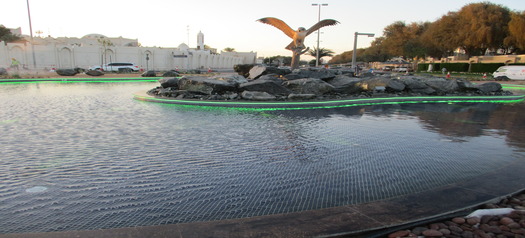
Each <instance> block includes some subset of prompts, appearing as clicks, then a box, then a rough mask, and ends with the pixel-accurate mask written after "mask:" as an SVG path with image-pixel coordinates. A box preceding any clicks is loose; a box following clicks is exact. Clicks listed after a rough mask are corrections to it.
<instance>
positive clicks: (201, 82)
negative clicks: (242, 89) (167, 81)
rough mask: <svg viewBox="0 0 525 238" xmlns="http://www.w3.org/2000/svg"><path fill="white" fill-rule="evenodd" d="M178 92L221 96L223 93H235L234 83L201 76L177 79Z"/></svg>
mask: <svg viewBox="0 0 525 238" xmlns="http://www.w3.org/2000/svg"><path fill="white" fill-rule="evenodd" d="M178 86H179V89H180V90H187V91H189V92H195V93H201V94H207V95H211V94H223V93H225V92H231V91H237V84H236V83H235V82H228V81H224V80H217V79H212V78H208V77H202V76H184V77H182V78H180V79H179V82H178Z"/></svg>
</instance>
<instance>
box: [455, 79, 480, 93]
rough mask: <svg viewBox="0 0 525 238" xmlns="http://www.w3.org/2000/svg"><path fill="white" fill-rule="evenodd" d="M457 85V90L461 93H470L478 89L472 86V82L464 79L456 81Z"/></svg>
mask: <svg viewBox="0 0 525 238" xmlns="http://www.w3.org/2000/svg"><path fill="white" fill-rule="evenodd" d="M456 82H457V84H458V90H459V91H462V92H471V91H477V90H478V88H477V87H476V85H474V84H473V83H472V82H470V81H468V80H466V79H457V80H456Z"/></svg>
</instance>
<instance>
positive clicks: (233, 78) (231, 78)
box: [211, 74, 248, 86]
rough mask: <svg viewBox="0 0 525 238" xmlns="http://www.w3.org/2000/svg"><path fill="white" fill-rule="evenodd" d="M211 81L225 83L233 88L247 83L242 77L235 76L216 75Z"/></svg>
mask: <svg viewBox="0 0 525 238" xmlns="http://www.w3.org/2000/svg"><path fill="white" fill-rule="evenodd" d="M211 79H214V80H222V81H226V82H228V83H232V84H234V85H235V86H238V85H240V84H243V83H247V82H248V80H247V79H246V78H245V77H244V76H242V75H237V74H229V75H218V76H214V77H211Z"/></svg>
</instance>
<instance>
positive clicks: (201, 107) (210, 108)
mask: <svg viewBox="0 0 525 238" xmlns="http://www.w3.org/2000/svg"><path fill="white" fill-rule="evenodd" d="M523 101H524V99H517V100H496V101H493V100H451V101H448V100H445V101H400V102H377V103H356V104H347V105H333V106H318V107H293V108H248V107H213V106H199V105H182V104H166V105H170V106H177V107H181V108H191V109H201V110H202V109H203V110H237V111H286V110H309V109H332V108H344V107H356V106H374V105H394V104H418V103H467V102H468V103H519V102H523Z"/></svg>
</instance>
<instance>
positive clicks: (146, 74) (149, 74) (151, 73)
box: [142, 70, 157, 77]
mask: <svg viewBox="0 0 525 238" xmlns="http://www.w3.org/2000/svg"><path fill="white" fill-rule="evenodd" d="M142 77H157V73H156V72H155V70H148V71H146V72H144V73H142Z"/></svg>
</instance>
